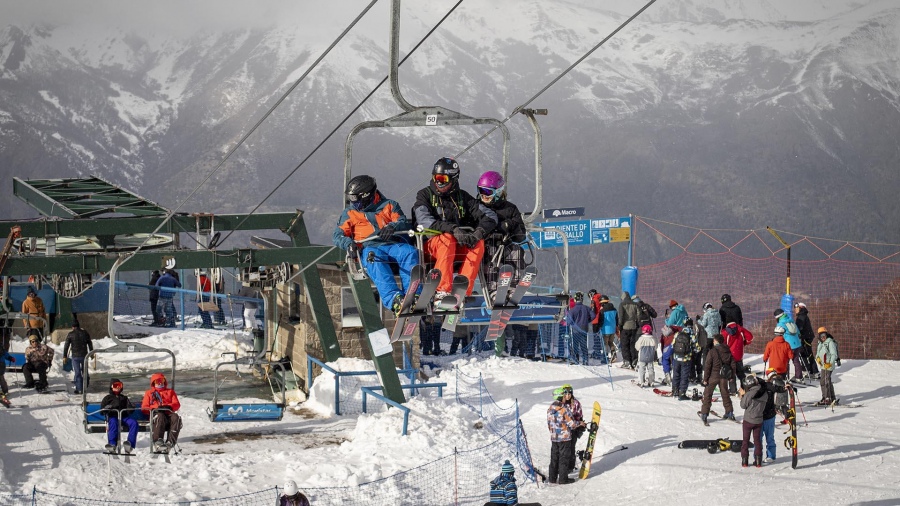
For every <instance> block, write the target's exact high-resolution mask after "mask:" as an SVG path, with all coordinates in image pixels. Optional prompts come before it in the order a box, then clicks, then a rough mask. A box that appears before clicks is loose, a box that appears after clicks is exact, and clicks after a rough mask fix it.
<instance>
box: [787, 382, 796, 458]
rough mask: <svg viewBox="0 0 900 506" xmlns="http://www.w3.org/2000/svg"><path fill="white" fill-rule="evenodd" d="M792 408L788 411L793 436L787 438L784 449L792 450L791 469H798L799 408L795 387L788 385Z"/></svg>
mask: <svg viewBox="0 0 900 506" xmlns="http://www.w3.org/2000/svg"><path fill="white" fill-rule="evenodd" d="M786 389H787V391H788V396H789V397H790V403H791V404H790V407H789V408H788V411H787V421H788V424H790V430H791V435H790V436H788V437H787V438H785V440H784V447H785V448H787V449H789V450H791V469H797V406H796V397H795V395H794V386H793V385H791V384H788V385H787V388H786Z"/></svg>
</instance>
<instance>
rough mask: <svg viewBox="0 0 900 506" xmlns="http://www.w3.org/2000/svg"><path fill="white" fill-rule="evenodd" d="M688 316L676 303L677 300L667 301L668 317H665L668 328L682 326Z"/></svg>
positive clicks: (682, 307)
mask: <svg viewBox="0 0 900 506" xmlns="http://www.w3.org/2000/svg"><path fill="white" fill-rule="evenodd" d="M687 318H688V314H687V311H686V310H685V309H684V306H682V305H681V304H679V303H678V301H677V300H674V299H672V300H670V301H669V316H667V317H666V325H668V326H670V327H671V326H674V325H677V326H679V327H680V326H683V325H684V321H685V320H687Z"/></svg>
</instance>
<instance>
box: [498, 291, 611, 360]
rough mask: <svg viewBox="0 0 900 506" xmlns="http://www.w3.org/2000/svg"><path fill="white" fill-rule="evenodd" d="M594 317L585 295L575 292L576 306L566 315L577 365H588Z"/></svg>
mask: <svg viewBox="0 0 900 506" xmlns="http://www.w3.org/2000/svg"><path fill="white" fill-rule="evenodd" d="M593 316H594V315H592V314H591V310H590V309H589V308H588V307H587V306H585V305H584V294H583V293H581V292H575V305H574V306H572V307H571V308H569V311H568V312H567V313H566V326H567V327H568V328H569V337H570V338H571V339H572V349H573V351H574V353H575V362H576V363H584V365H587V363H588V356H587V333H588V329H590V327H591V319H592V318H593ZM498 341H499V340H498Z"/></svg>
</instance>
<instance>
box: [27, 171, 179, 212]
mask: <svg viewBox="0 0 900 506" xmlns="http://www.w3.org/2000/svg"><path fill="white" fill-rule="evenodd" d="M13 194H15V195H16V196H17V197H19V198H20V199H22V200H23V201H25V202H26V203H27V204H28V205H30V206H32V207H34V208H35V209H37V210H38V212H40V213H41V214H43V215H44V216H50V217H57V218H83V217H85V216H91V215H101V214H113V213H115V214H140V215H144V216H146V215H155V216H165V215H166V214H168V212H169V211H168V209H166V208H164V207H162V206H159V205H157V204H156V203H154V202H151V201H149V200H147V199H145V198H143V197H141V196H139V195H136V194H134V193H131V192H129V191H127V190H124V189H122V188H119V187H118V186H116V185H114V184H112V183H110V182H108V181H105V180H103V179H101V178H99V177H96V176H91V177H90V178H76V179H31V180H28V181H24V180H22V179H19V178H13ZM111 199H112V200H111Z"/></svg>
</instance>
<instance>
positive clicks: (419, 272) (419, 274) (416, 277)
mask: <svg viewBox="0 0 900 506" xmlns="http://www.w3.org/2000/svg"><path fill="white" fill-rule="evenodd" d="M424 274H425V268H424V267H422V266H421V265H415V266H413V268H412V270H410V271H409V290H407V291H406V296H404V297H403V302H401V303H400V313H399V314H398V315H397V321H396V322H395V323H394V330H393V332H391V342H395V341H397V340H399V339H400V333H401V332H402V331H403V325H402V324H403V322H405V321H406V318H405V316H407V315H408V314H409V312H410V308H411V307H412V306H413V303H414V302H415V300H416V292H417V291H418V290H419V286H421V285H422V278H423V276H424Z"/></svg>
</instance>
